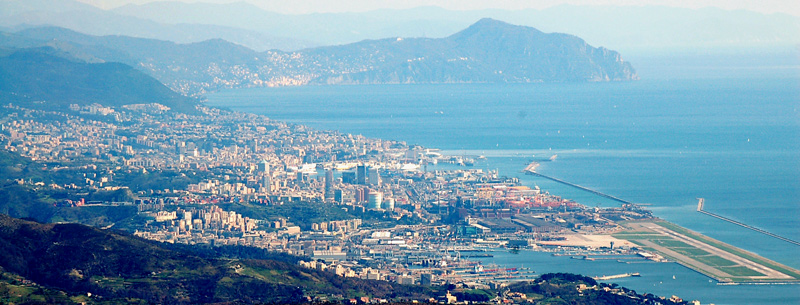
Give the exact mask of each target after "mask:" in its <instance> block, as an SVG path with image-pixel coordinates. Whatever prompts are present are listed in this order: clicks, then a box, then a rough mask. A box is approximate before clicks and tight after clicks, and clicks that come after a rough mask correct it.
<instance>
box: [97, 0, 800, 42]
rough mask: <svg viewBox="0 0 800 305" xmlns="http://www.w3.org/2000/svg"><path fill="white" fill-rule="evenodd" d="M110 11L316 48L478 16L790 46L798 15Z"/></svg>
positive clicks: (646, 35) (151, 6) (577, 10)
mask: <svg viewBox="0 0 800 305" xmlns="http://www.w3.org/2000/svg"><path fill="white" fill-rule="evenodd" d="M112 11H113V12H114V13H117V14H120V15H126V16H133V17H137V18H141V19H146V20H153V21H156V22H159V23H162V24H214V25H221V26H228V27H234V28H240V29H247V30H251V31H258V32H262V33H266V34H270V35H280V36H287V37H293V38H296V39H301V40H305V41H312V42H316V43H318V44H320V45H338V44H347V43H353V42H358V41H361V40H365V39H381V38H385V37H428V38H442V37H446V36H449V35H452V34H453V33H455V32H457V31H459V30H461V29H463V28H465V27H467V26H469V25H470V24H472V23H473V22H475V20H478V19H480V18H483V17H489V18H493V19H498V20H504V21H506V22H510V23H513V24H518V25H525V26H531V27H535V28H537V29H540V30H542V31H545V32H559V33H570V34H573V35H576V36H579V37H581V38H583V39H585V40H586V41H587V42H589V43H590V44H592V45H596V46H605V47H607V48H611V49H615V50H620V51H621V52H623V53H627V52H631V51H637V52H643V51H649V52H653V51H660V50H670V51H674V50H676V49H686V48H688V49H698V48H716V47H743V46H745V47H764V46H791V45H796V44H798V43H800V35H799V34H800V17H797V16H792V15H788V14H761V13H757V12H751V11H744V10H723V9H718V8H703V9H686V8H673V7H666V6H611V5H582V6H577V5H559V6H553V7H550V8H547V9H542V10H536V9H525V10H517V11H509V10H497V9H487V10H457V11H455V10H447V9H443V8H439V7H419V8H413V9H401V10H391V9H385V10H374V11H367V12H359V13H324V14H302V15H286V14H278V13H274V12H269V11H265V10H263V9H260V8H258V7H256V6H253V5H249V4H245V3H241V2H239V3H230V4H206V3H182V2H176V1H159V2H150V3H146V4H141V5H127V6H124V7H120V8H117V9H114V10H112ZM220 38H223V39H226V40H229V41H234V40H230V39H227V38H225V37H220ZM236 42H237V43H239V42H238V41H236ZM244 45H247V44H244ZM248 46H249V45H248ZM250 47H252V46H250ZM256 49H258V48H256ZM285 51H287V50H285Z"/></svg>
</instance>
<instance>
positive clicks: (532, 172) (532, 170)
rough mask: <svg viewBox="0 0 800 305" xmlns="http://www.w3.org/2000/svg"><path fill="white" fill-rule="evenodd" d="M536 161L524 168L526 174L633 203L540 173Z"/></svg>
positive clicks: (618, 200) (621, 201)
mask: <svg viewBox="0 0 800 305" xmlns="http://www.w3.org/2000/svg"><path fill="white" fill-rule="evenodd" d="M534 163H536V162H533V163H531V164H530V165H528V166H527V167H526V168H525V170H523V171H524V172H525V174H528V175H534V176H537V177H542V178H545V179H548V180H552V181H555V182H558V183H561V184H564V185H568V186H571V187H574V188H577V189H580V190H583V191H587V192H589V193H592V194H595V195H597V196H600V197H604V198H608V199H611V200H614V201H616V202H620V203H624V204H633V203H632V202H630V201H627V200H624V199H620V198H617V197H614V196H611V195H608V194H605V193H601V192H598V191H595V190H593V189H590V188H587V187H585V186H581V185H578V184H575V183H572V182H567V181H564V180H561V179H558V178H555V177H550V176H547V175H543V174H540V173H538V172H536V170H535V169H536V166H538V164H535V165H534Z"/></svg>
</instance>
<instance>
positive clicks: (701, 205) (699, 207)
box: [697, 198, 800, 246]
mask: <svg viewBox="0 0 800 305" xmlns="http://www.w3.org/2000/svg"><path fill="white" fill-rule="evenodd" d="M705 202H706V200H705V199H704V198H697V211H698V212H700V213H703V214H706V215H708V216H711V217H714V218H717V219H721V220H724V221H727V222H730V223H732V224H735V225H737V226H741V227H744V228H747V229H750V230H753V231H756V232H758V233H761V234H764V235H767V236H770V237H774V238H777V239H780V240H782V241H785V242H787V243H790V244H794V245H797V246H800V242H798V241H796V240H793V239H790V238H786V237H783V236H780V235H778V234H775V233H771V232H768V231H765V230H762V229H759V228H756V227H753V226H751V225H748V224H744V223H741V222H738V221H736V220H733V219H730V218H728V217H725V216H722V215H717V214H714V213H711V212H708V211H704V210H703V208H704V207H705Z"/></svg>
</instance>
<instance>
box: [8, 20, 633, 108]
mask: <svg viewBox="0 0 800 305" xmlns="http://www.w3.org/2000/svg"><path fill="white" fill-rule="evenodd" d="M15 34H16V35H18V36H20V37H21V38H20V39H8V40H7V41H17V43H16V44H14V45H7V46H6V47H17V48H21V47H38V46H50V47H54V48H57V49H60V50H63V51H64V52H67V53H71V54H72V55H73V56H74V57H76V58H81V59H84V60H87V61H97V62H122V63H125V64H128V65H131V66H134V67H136V68H137V69H139V70H141V71H144V72H146V73H148V74H150V75H151V76H153V77H155V78H156V79H158V80H159V81H161V82H162V83H164V84H167V85H168V86H169V87H170V88H172V89H173V90H175V91H178V92H180V93H182V94H185V95H190V96H196V95H202V94H204V93H205V92H208V91H214V90H219V89H222V88H242V87H261V86H286V85H306V84H382V83H466V82H482V83H483V82H565V81H568V82H574V81H579V82H582V81H625V80H635V79H637V78H638V77H637V75H636V72H635V70H634V69H633V66H632V65H631V64H630V63H629V62H625V61H623V60H622V58H621V56H620V55H619V53H617V52H616V51H612V50H608V49H605V48H595V47H592V46H590V45H589V44H587V43H586V42H585V41H584V40H582V39H581V38H579V37H577V36H573V35H568V34H560V33H544V32H542V31H539V30H537V29H535V28H531V27H527V26H517V25H511V24H508V23H506V22H502V21H499V20H495V19H488V18H487V19H481V20H479V21H478V22H476V23H474V24H473V25H472V26H470V27H467V28H466V29H463V30H462V31H459V32H457V33H455V34H452V35H450V36H448V37H444V38H384V39H377V40H364V41H360V42H357V43H351V44H345V45H337V46H327V47H316V48H310V49H303V50H300V51H296V52H283V51H277V50H273V51H266V52H256V51H254V50H252V49H249V48H247V47H245V46H242V45H238V44H235V43H231V42H228V41H226V40H222V39H211V40H206V41H202V42H196V43H190V44H178V43H174V42H170V41H162V40H153V39H144V38H133V37H127V36H91V35H86V34H81V33H78V32H74V31H71V30H67V29H63V28H53V27H48V28H36V29H26V30H23V31H20V32H17V33H15ZM22 38H26V39H29V40H30V41H29V42H28V44H27V45H25V44H24V43H19V41H25V40H24V39H22ZM0 47H3V42H2V41H0Z"/></svg>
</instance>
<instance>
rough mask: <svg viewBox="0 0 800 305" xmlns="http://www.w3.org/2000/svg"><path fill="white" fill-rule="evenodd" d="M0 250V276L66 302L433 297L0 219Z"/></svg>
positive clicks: (292, 267) (286, 266)
mask: <svg viewBox="0 0 800 305" xmlns="http://www.w3.org/2000/svg"><path fill="white" fill-rule="evenodd" d="M0 249H3V251H0V271H3V270H4V271H6V272H11V273H14V274H17V275H20V276H22V277H24V278H26V279H28V280H31V281H33V282H34V283H37V284H40V285H44V286H45V287H49V288H54V289H59V290H63V291H65V292H67V293H70V294H73V295H74V294H82V295H84V296H85V295H86V293H87V292H89V293H91V294H92V295H93V297H92V299H93V300H95V301H96V302H98V303H103V302H107V303H108V304H112V303H113V304H121V303H126V304H130V303H141V302H142V301H144V302H147V303H150V304H203V303H219V302H229V303H233V304H242V303H259V304H263V303H281V304H296V303H299V302H301V301H303V300H305V299H304V298H303V297H304V296H306V295H311V296H316V295H326V296H333V295H338V296H339V297H340V298H342V297H343V298H355V297H357V296H364V295H366V296H370V297H380V298H387V297H392V296H396V297H399V298H402V297H406V298H414V299H427V298H429V297H431V296H436V295H438V292H435V291H434V290H432V289H431V288H426V287H410V286H404V285H396V284H392V283H389V282H385V281H371V280H361V279H357V278H343V277H339V276H337V275H335V274H333V273H330V272H323V271H317V270H311V269H304V268H300V267H299V266H297V265H296V264H293V263H290V262H291V261H292V260H290V259H289V260H288V261H287V258H286V256H285V255H283V256H281V255H275V257H276V260H273V259H231V258H217V257H208V256H207V255H202V256H201V255H200V253H201V252H210V253H211V254H214V253H220V254H222V253H224V252H225V249H221V251H215V250H211V251H203V250H202V249H200V246H194V247H191V246H177V245H176V246H170V245H164V244H160V243H157V242H153V241H148V240H144V239H141V238H138V237H134V236H130V235H127V234H122V233H113V232H110V231H105V230H100V229H96V228H92V227H87V226H83V225H79V224H41V223H36V222H31V221H25V220H21V219H15V218H11V217H9V216H6V215H3V214H0ZM233 250H237V249H233ZM238 250H241V251H235V252H245V251H244V250H247V252H253V253H258V252H266V251H263V250H261V249H238ZM294 261H296V260H294ZM0 286H2V285H0ZM441 293H442V294H443V293H444V292H441ZM93 303H94V302H93Z"/></svg>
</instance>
